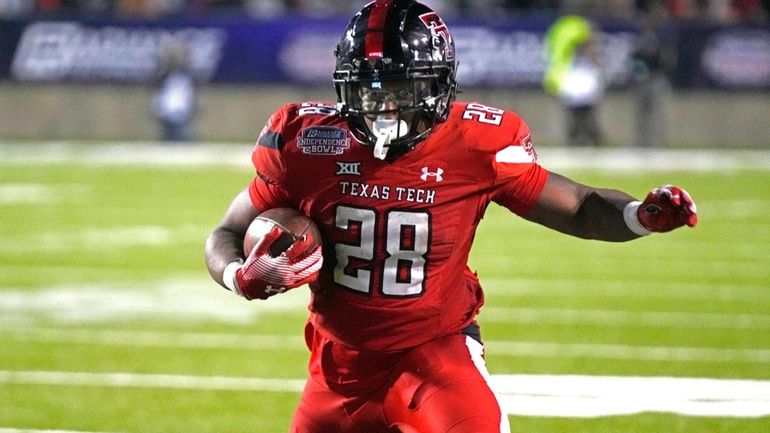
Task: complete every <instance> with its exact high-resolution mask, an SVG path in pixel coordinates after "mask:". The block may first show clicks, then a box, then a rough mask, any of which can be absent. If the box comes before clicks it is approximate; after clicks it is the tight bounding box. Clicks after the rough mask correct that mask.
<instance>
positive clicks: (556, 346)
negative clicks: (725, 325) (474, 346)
mask: <svg viewBox="0 0 770 433" xmlns="http://www.w3.org/2000/svg"><path fill="white" fill-rule="evenodd" d="M0 333H2V334H6V336H5V337H4V339H7V340H8V341H10V340H15V341H32V342H34V341H41V342H53V343H57V342H58V343H64V344H70V343H74V344H96V345H109V346H125V347H136V346H139V347H180V348H198V349H232V350H292V351H301V352H306V351H307V348H306V347H305V345H304V341H303V340H302V338H301V337H300V336H285V335H275V334H273V335H270V334H267V335H266V334H261V335H238V334H225V333H173V332H155V331H119V330H86V329H55V328H23V327H19V328H14V327H5V328H0ZM485 345H486V348H487V354H488V355H489V356H509V357H519V358H560V359H564V358H568V359H604V360H637V361H669V362H710V363H734V362H745V363H760V364H763V363H770V349H728V348H707V347H672V346H631V345H622V344H595V343H553V342H528V341H508V340H487V341H485Z"/></svg>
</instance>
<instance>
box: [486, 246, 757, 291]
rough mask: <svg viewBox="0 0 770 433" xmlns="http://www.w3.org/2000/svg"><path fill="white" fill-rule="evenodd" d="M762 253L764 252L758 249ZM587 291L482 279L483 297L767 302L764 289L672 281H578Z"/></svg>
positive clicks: (542, 281)
mask: <svg viewBox="0 0 770 433" xmlns="http://www.w3.org/2000/svg"><path fill="white" fill-rule="evenodd" d="M762 251H763V253H764V252H765V251H766V249H763V250H762ZM580 281H581V283H583V284H585V285H587V286H588V287H587V288H584V289H581V290H580V291H577V290H576V289H575V286H576V283H575V282H574V281H572V280H568V281H564V280H558V279H554V278H548V277H542V278H534V277H533V278H521V277H519V278H482V279H481V284H482V285H483V286H484V288H485V291H486V294H487V297H495V296H508V297H517V296H521V295H526V296H533V295H535V296H536V295H539V296H544V297H553V296H555V295H557V296H559V297H569V296H573V297H579V298H581V299H584V297H585V296H592V297H598V298H602V299H604V298H616V299H661V300H682V301H691V300H692V301H730V300H741V301H747V302H770V291H768V290H767V286H751V285H737V284H721V283H709V284H708V286H704V285H703V283H693V282H676V283H675V284H672V286H673V287H675V289H671V290H668V289H667V290H663V289H661V288H660V287H659V285H658V284H659V283H656V282H654V281H645V280H636V281H628V280H613V279H606V280H605V279H596V278H581V279H580Z"/></svg>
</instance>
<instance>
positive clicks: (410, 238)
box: [334, 206, 430, 296]
mask: <svg viewBox="0 0 770 433" xmlns="http://www.w3.org/2000/svg"><path fill="white" fill-rule="evenodd" d="M380 216H382V217H384V222H385V234H386V237H385V239H384V240H382V239H378V238H377V237H376V236H375V233H376V230H377V224H378V217H380ZM335 226H336V228H337V229H338V230H342V231H348V232H350V231H356V232H357V233H358V235H357V236H356V238H357V239H356V242H355V243H341V242H340V243H337V244H336V245H335V246H334V250H335V253H336V255H337V265H336V266H335V268H334V281H335V282H336V283H337V284H341V285H343V286H345V287H347V288H349V289H351V290H355V291H357V292H362V293H367V294H371V293H372V290H373V287H374V286H375V285H376V286H379V287H380V291H381V293H382V294H383V295H386V296H419V295H421V294H422V293H423V291H424V290H425V273H426V264H427V263H426V257H427V255H428V242H429V240H430V214H428V213H427V212H407V211H397V210H391V211H387V212H385V214H384V215H378V213H377V212H375V211H374V210H372V209H365V208H355V207H349V206H338V207H337V212H336V217H335ZM381 242H384V243H385V245H384V248H385V252H386V254H387V255H386V258H385V260H384V261H382V272H381V273H380V275H381V280H380V281H374V272H373V269H372V268H373V264H374V263H375V260H374V259H375V254H376V252H377V251H378V250H379V249H380V248H382V247H383V246H382V245H378V243H381Z"/></svg>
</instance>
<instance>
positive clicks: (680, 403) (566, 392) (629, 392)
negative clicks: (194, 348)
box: [0, 371, 770, 433]
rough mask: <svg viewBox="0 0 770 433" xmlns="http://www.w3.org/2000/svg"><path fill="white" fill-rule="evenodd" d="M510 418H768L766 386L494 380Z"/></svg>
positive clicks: (280, 382) (120, 384)
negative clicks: (654, 414)
mask: <svg viewBox="0 0 770 433" xmlns="http://www.w3.org/2000/svg"><path fill="white" fill-rule="evenodd" d="M0 383H2V384H6V385H45V386H71V387H81V386H86V387H112V388H155V389H187V390H203V391H207V390H217V391H223V390H224V391H247V392H248V391H255V392H279V393H284V392H288V393H297V392H300V391H301V390H302V387H303V384H304V379H271V378H257V377H224V376H190V375H171V374H136V373H125V372H120V373H84V372H62V371H0ZM491 383H492V387H493V388H494V389H495V391H496V392H497V394H498V396H499V398H500V400H501V403H502V405H503V407H504V408H505V409H506V411H507V413H508V414H510V415H521V416H541V417H586V418H588V417H598V416H609V415H629V414H634V413H641V412H670V413H677V414H682V415H688V416H710V417H741V418H752V417H761V416H767V415H770V381H759V380H735V379H702V378H671V377H617V376H578V375H493V376H492V382H491ZM0 433H3V432H2V431H1V430H0Z"/></svg>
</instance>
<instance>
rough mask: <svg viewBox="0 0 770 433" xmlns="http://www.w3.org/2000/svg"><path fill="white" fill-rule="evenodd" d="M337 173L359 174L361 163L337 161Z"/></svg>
mask: <svg viewBox="0 0 770 433" xmlns="http://www.w3.org/2000/svg"><path fill="white" fill-rule="evenodd" d="M337 167H338V169H337V174H338V175H342V174H349V175H353V176H361V163H360V162H342V161H337Z"/></svg>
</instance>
